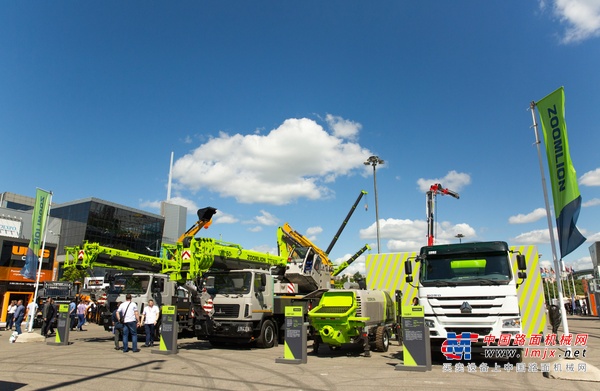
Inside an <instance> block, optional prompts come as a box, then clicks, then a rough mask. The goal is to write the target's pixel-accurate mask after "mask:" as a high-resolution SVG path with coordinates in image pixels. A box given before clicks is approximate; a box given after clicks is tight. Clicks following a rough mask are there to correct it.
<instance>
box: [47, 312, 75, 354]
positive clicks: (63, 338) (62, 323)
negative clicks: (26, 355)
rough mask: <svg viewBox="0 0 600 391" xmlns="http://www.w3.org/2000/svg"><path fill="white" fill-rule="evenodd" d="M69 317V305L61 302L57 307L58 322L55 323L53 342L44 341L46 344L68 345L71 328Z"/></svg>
mask: <svg viewBox="0 0 600 391" xmlns="http://www.w3.org/2000/svg"><path fill="white" fill-rule="evenodd" d="M70 323H71V317H70V316H69V305H68V304H61V305H60V306H59V307H58V322H57V324H56V337H55V339H54V342H46V344H47V345H69V331H70V330H71V324H70Z"/></svg>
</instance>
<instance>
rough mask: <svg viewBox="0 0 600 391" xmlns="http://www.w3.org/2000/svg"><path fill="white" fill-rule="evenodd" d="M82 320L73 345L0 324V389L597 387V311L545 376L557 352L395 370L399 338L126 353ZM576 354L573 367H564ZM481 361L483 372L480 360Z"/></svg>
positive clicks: (576, 328) (575, 321)
mask: <svg viewBox="0 0 600 391" xmlns="http://www.w3.org/2000/svg"><path fill="white" fill-rule="evenodd" d="M85 328H86V331H83V332H71V333H70V336H69V342H70V344H69V345H68V346H67V345H49V344H47V343H45V342H43V341H40V342H33V341H32V342H21V343H19V342H16V343H9V337H10V332H8V331H0V346H1V348H0V390H1V391H10V390H71V389H73V390H95V391H97V390H110V391H117V390H129V391H131V390H164V389H170V390H184V389H199V390H340V391H341V390H344V391H347V390H397V389H400V388H407V387H408V388H409V389H411V388H412V389H419V390H442V389H460V390H480V389H484V390H513V389H514V390H516V389H524V390H544V391H546V390H586V391H589V390H594V389H600V383H598V382H597V381H598V380H600V378H598V373H599V372H600V370H599V369H598V368H600V320H599V319H598V318H592V317H580V316H574V317H570V318H569V328H570V331H571V333H573V334H583V333H586V334H588V335H589V337H588V340H587V347H586V356H585V358H582V359H581V361H578V360H567V361H562V362H561V364H562V371H560V372H558V371H556V372H554V375H557V377H559V378H558V379H557V378H552V377H545V376H543V374H542V372H541V371H540V370H539V368H540V367H541V364H542V363H549V364H551V365H553V364H554V363H557V361H556V360H555V359H546V360H542V359H539V358H537V359H531V358H526V359H525V360H524V366H523V368H525V369H524V370H522V371H517V369H516V368H512V369H511V370H507V369H506V368H504V367H503V366H504V364H505V363H504V362H499V365H500V368H499V369H498V370H497V371H496V370H494V362H486V363H484V365H482V362H481V361H473V362H471V363H470V366H469V363H465V364H464V365H463V366H462V367H461V365H460V364H456V362H450V363H451V365H450V367H449V366H448V362H447V361H444V360H441V359H440V360H436V361H434V363H433V366H432V370H431V371H425V372H417V371H399V370H395V367H396V365H398V364H401V363H402V360H401V359H402V347H401V346H399V345H398V343H397V342H395V341H392V343H391V345H390V349H389V351H388V352H386V353H379V352H372V353H371V357H364V356H363V354H362V353H361V352H360V351H357V350H356V349H351V348H350V347H348V348H346V347H344V348H342V349H341V350H338V351H334V352H330V351H329V349H327V348H324V347H321V350H320V355H319V356H315V355H313V354H312V349H311V347H310V346H309V347H308V348H307V352H308V353H307V363H306V364H289V363H277V362H276V360H277V359H278V358H282V357H283V356H284V353H283V345H279V346H277V347H275V348H272V349H257V348H253V347H229V348H227V347H226V348H213V347H211V346H210V344H208V343H207V342H204V341H198V340H196V339H193V338H184V339H180V340H179V341H178V346H179V349H178V352H177V354H171V355H163V354H154V353H152V351H151V350H152V349H156V347H155V348H144V347H140V349H141V351H140V352H138V353H133V352H131V351H129V352H127V353H123V352H122V351H117V350H114V342H113V339H112V334H110V333H108V332H106V331H104V329H103V328H102V327H101V326H98V325H96V324H89V325H86V326H85ZM34 332H39V330H34ZM561 333H562V330H559V334H561ZM25 339H27V338H23V340H25ZM32 339H33V338H32ZM35 339H37V338H35ZM140 339H141V338H140ZM47 341H54V338H50V339H48V340H47ZM308 344H309V345H310V344H311V342H310V341H309V343H308ZM141 345H143V341H140V343H139V346H141ZM558 354H562V351H559V352H558ZM441 358H443V357H441ZM571 362H572V363H574V364H575V365H574V368H573V370H572V371H567V369H566V366H567V364H569V363H571ZM444 363H446V365H444ZM582 364H583V367H584V368H585V370H583V367H582ZM485 365H487V367H488V368H489V370H488V371H487V372H486V371H482V370H481V368H482V367H485ZM532 367H537V368H538V369H537V371H533V370H532ZM552 372H553V371H551V372H550V374H551V375H552ZM563 375H564V376H563ZM568 377H571V378H573V379H575V380H566V379H565V378H568ZM593 380H596V381H593ZM413 387H414V388H413Z"/></svg>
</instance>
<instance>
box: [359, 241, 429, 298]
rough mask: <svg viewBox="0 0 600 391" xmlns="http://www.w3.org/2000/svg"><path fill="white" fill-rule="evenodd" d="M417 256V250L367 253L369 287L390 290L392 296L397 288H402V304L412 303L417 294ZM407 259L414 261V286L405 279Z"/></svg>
mask: <svg viewBox="0 0 600 391" xmlns="http://www.w3.org/2000/svg"><path fill="white" fill-rule="evenodd" d="M416 256H417V253H416V252H412V253H388V254H369V255H367V259H366V272H367V288H368V289H377V290H384V291H388V292H389V293H390V294H391V295H392V297H393V295H394V292H395V291H396V290H401V291H402V305H403V306H405V305H410V303H411V301H412V298H413V297H415V296H417V283H418V280H417V276H418V274H419V268H418V264H415V262H414V259H415V257H416ZM407 259H410V260H411V261H412V262H413V283H412V285H413V286H411V284H409V283H407V282H406V281H405V280H406V278H405V277H406V274H405V273H404V262H406V260H407Z"/></svg>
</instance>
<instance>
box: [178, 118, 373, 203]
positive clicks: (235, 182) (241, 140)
mask: <svg viewBox="0 0 600 391" xmlns="http://www.w3.org/2000/svg"><path fill="white" fill-rule="evenodd" d="M328 117H329V116H328ZM331 121H332V124H333V125H332V127H333V129H334V130H333V132H334V134H330V133H328V132H327V131H326V130H325V129H323V127H322V126H321V125H319V124H318V123H316V122H315V121H313V120H310V119H307V118H300V119H287V120H285V121H284V122H283V123H282V124H281V125H280V126H279V127H278V128H276V129H273V130H271V131H270V132H269V133H268V134H266V135H260V134H247V135H242V134H235V135H233V136H231V135H229V134H226V133H220V134H219V136H218V137H214V138H211V139H210V140H208V141H207V142H206V143H204V144H202V145H200V146H199V147H197V148H196V149H195V150H194V151H192V152H191V153H189V154H187V155H185V156H183V157H182V158H180V159H178V160H177V162H176V163H175V164H174V167H173V178H174V179H175V180H176V181H178V183H179V185H180V186H183V187H184V188H186V189H189V190H191V191H194V192H195V191H198V190H205V191H210V192H215V193H218V194H219V195H220V196H221V197H233V198H235V199H236V200H237V201H238V202H240V203H258V202H261V203H267V204H273V205H285V204H289V203H291V202H294V201H295V200H297V199H299V198H305V199H309V200H317V199H322V198H326V197H328V196H330V195H331V193H332V190H331V189H330V188H328V187H327V186H326V183H328V182H332V181H334V180H335V179H336V178H337V177H339V176H347V175H352V174H354V172H355V171H358V170H359V169H361V170H363V169H364V168H363V162H364V161H365V159H366V158H367V157H368V156H370V155H371V152H370V151H369V150H367V149H365V148H362V147H361V146H360V145H359V144H358V143H355V142H353V141H351V139H354V138H356V136H357V134H358V129H360V124H356V123H353V122H351V121H346V120H344V119H342V118H340V117H333V116H332V118H331Z"/></svg>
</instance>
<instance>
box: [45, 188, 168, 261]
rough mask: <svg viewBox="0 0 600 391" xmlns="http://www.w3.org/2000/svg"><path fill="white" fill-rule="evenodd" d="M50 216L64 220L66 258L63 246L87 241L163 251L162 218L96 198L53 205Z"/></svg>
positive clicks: (135, 249) (62, 251)
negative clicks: (161, 246) (161, 248)
mask: <svg viewBox="0 0 600 391" xmlns="http://www.w3.org/2000/svg"><path fill="white" fill-rule="evenodd" d="M50 215H51V216H52V217H57V218H60V219H62V227H61V232H60V236H61V243H60V244H61V248H60V249H59V254H61V253H62V254H64V246H79V245H81V244H82V243H83V242H84V241H88V242H93V243H99V244H100V245H102V246H106V247H112V248H116V249H119V250H129V251H133V252H136V253H139V254H147V255H154V254H153V251H152V249H157V248H160V244H161V242H162V237H163V227H164V223H165V221H164V218H163V217H162V216H159V215H155V214H152V213H148V212H144V211H141V210H138V209H134V208H129V207H126V206H123V205H118V204H114V203H112V202H108V201H104V200H100V199H97V198H87V199H84V200H78V201H73V202H68V203H65V204H60V205H53V206H52V209H51V210H50Z"/></svg>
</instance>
